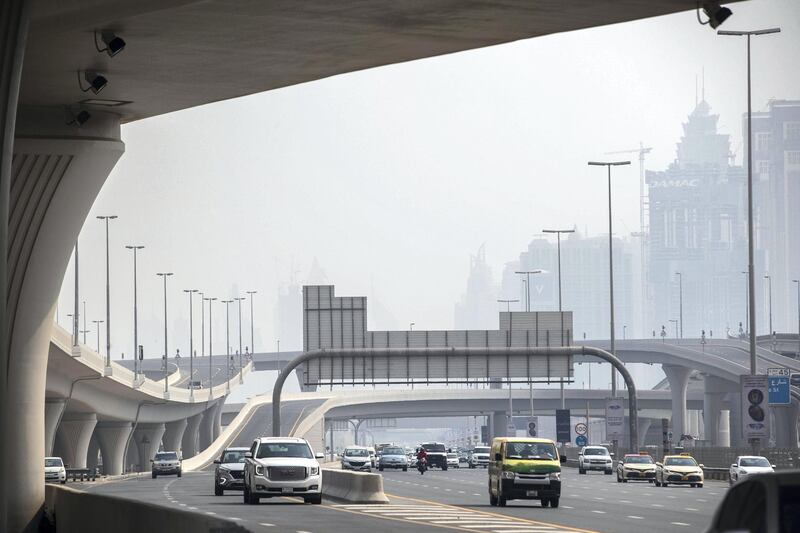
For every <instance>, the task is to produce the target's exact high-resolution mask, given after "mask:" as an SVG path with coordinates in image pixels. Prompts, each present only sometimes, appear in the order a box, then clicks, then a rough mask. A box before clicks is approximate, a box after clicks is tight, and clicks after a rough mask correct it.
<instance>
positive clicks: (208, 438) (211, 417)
mask: <svg viewBox="0 0 800 533" xmlns="http://www.w3.org/2000/svg"><path fill="white" fill-rule="evenodd" d="M221 416H222V402H221V401H218V402H214V403H213V404H211V405H210V406H209V408H208V409H206V410H205V411H203V420H202V421H201V422H200V438H199V441H200V442H199V445H200V447H199V449H198V451H203V450H205V449H206V448H208V447H209V446H211V443H212V442H214V440H215V439H216V438H217V436H219V424H220V422H221Z"/></svg>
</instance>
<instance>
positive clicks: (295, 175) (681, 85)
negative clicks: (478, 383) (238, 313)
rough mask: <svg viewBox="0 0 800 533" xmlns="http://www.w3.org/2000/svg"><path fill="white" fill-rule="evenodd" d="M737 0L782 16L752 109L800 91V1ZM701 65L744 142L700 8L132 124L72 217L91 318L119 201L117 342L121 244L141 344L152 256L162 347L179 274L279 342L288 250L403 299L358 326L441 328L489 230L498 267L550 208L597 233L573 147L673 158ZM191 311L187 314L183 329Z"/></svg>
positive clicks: (545, 220)
mask: <svg viewBox="0 0 800 533" xmlns="http://www.w3.org/2000/svg"><path fill="white" fill-rule="evenodd" d="M731 9H732V10H733V11H734V15H733V17H731V18H730V19H729V20H728V21H727V22H726V24H725V25H724V28H725V29H755V28H762V27H770V26H781V28H782V30H783V31H782V33H780V34H777V35H768V36H763V37H757V38H754V40H753V77H754V78H753V79H754V83H753V102H754V109H756V110H758V109H763V108H764V107H765V104H766V102H767V100H768V99H769V98H772V97H774V98H783V99H789V98H800V69H798V67H797V65H800V2H797V1H796V0H763V1H753V2H745V3H740V4H739V3H737V4H733V5H731ZM703 69H705V96H706V100H707V101H708V102H709V103H710V104H711V107H712V112H714V113H719V114H720V127H721V130H722V131H723V132H725V133H729V134H730V135H731V139H732V148H733V149H736V148H737V147H738V148H739V149H738V156H739V160H741V152H742V150H741V145H740V143H741V115H742V113H743V112H744V111H745V109H746V92H745V41H744V39H743V38H733V37H719V36H717V35H716V34H715V32H714V31H712V30H711V29H710V28H709V27H708V26H700V25H699V24H698V23H697V21H696V18H695V13H694V11H690V12H686V13H682V14H677V15H672V16H667V17H659V18H655V19H649V20H644V21H639V22H632V23H628V24H619V25H614V26H607V27H602V28H596V29H592V30H583V31H578V32H572V33H564V34H558V35H553V36H548V37H541V38H537V39H530V40H525V41H519V42H515V43H511V44H507V45H502V46H495V47H491V48H485V49H481V50H475V51H469V52H463V53H459V54H453V55H448V56H443V57H437V58H432V59H427V60H421V61H414V62H410V63H404V64H400V65H393V66H388V67H383V68H377V69H372V70H367V71H362V72H356V73H353V74H347V75H342V76H336V77H333V78H329V79H325V80H320V81H316V82H312V83H307V84H303V85H298V86H294V87H289V88H285V89H281V90H275V91H270V92H265V93H261V94H257V95H253V96H249V97H245V98H239V99H236V100H230V101H227V102H222V103H217V104H211V105H207V106H202V107H197V108H194V109H189V110H186V111H181V112H177V113H172V114H169V115H164V116H160V117H155V118H151V119H147V120H142V121H139V122H135V123H132V124H128V125H126V126H124V127H123V129H122V135H123V140H124V141H125V143H126V147H127V148H126V153H125V155H124V156H123V157H122V159H121V160H120V162H119V164H118V165H117V167H116V168H115V169H114V171H113V172H112V174H111V176H110V177H109V179H108V181H107V182H106V185H105V187H104V188H103V190H102V191H101V193H100V195H99V197H98V198H97V201H96V202H95V205H94V208H93V209H92V212H91V213H90V215H89V217H88V218H87V221H86V224H85V226H84V229H83V232H82V233H81V236H80V243H81V258H82V265H81V286H82V293H83V294H82V298H81V299H86V301H87V318H88V320H89V321H91V320H93V319H104V318H105V300H104V287H105V270H104V269H105V265H104V257H105V256H104V244H105V243H104V240H103V239H104V233H103V225H102V223H101V222H100V221H97V220H96V219H95V216H96V215H99V214H116V215H119V217H120V218H119V219H118V220H116V221H114V222H113V223H112V233H111V243H112V248H111V268H112V325H113V330H112V340H113V348H112V349H113V352H114V354H115V357H116V354H118V353H119V352H121V351H122V352H125V353H126V354H130V352H131V351H132V345H133V340H132V331H131V330H132V320H133V319H132V308H133V303H132V260H131V256H130V252H128V251H127V250H125V249H124V247H123V246H124V245H125V244H131V243H136V244H143V245H145V246H146V247H147V248H146V249H145V250H143V251H142V252H141V255H140V262H139V302H140V336H141V338H140V343H142V344H144V345H145V351H146V356H154V355H156V354H157V353H161V350H162V346H163V299H162V298H163V296H162V291H163V288H162V286H161V285H160V279H159V278H157V277H156V275H155V273H156V272H158V271H164V270H167V271H172V272H174V273H175V275H174V276H173V277H172V278H171V279H170V281H169V293H168V296H169V302H170V335H171V339H170V353H174V350H175V347H178V348H180V349H181V351H182V352H184V351H185V350H188V340H187V338H188V305H189V304H188V297H187V296H186V295H185V294H183V293H182V292H180V291H181V290H182V289H186V288H197V289H201V290H205V291H206V293H207V294H210V295H213V296H216V297H219V298H220V299H223V298H225V297H230V296H233V295H234V294H233V292H234V291H239V292H241V293H242V295H243V296H244V294H243V292H244V291H245V290H248V289H255V290H258V291H259V294H258V295H257V296H256V300H255V305H256V313H255V315H256V326H255V327H256V330H257V332H256V348H257V349H258V350H259V351H264V350H266V349H274V346H275V334H274V327H273V324H274V321H273V313H274V305H275V300H276V294H277V288H278V287H279V285H280V284H283V283H286V282H288V281H289V279H290V276H291V273H292V271H293V270H294V271H298V272H299V273H298V274H297V275H296V278H297V279H298V280H299V281H301V282H304V281H306V275H307V273H308V271H309V267H310V264H311V261H312V260H313V258H315V257H316V258H317V259H318V261H319V263H320V265H321V266H322V268H323V269H324V271H325V273H326V274H327V281H328V282H329V283H332V284H335V285H336V289H337V293H338V294H339V295H368V296H372V295H373V294H375V295H377V297H378V298H379V300H380V303H381V305H383V306H384V307H386V308H387V309H388V310H389V311H390V312H391V313H392V314H393V315H394V320H393V321H392V320H389V319H386V320H380V321H378V320H375V319H374V317H373V320H371V323H370V327H371V328H376V329H391V328H406V327H407V324H408V323H409V322H412V321H413V322H415V323H416V328H417V329H443V328H451V327H453V305H454V303H455V302H456V301H457V300H458V298H459V296H460V294H461V293H462V292H463V291H464V288H465V285H466V278H467V274H468V271H469V255H470V254H471V253H474V252H475V251H476V250H477V248H478V247H479V246H480V245H481V244H482V243H486V250H487V260H488V261H489V263H490V265H491V267H492V269H493V273H494V275H495V277H496V278H498V279H499V276H500V274H501V270H502V267H503V265H504V263H506V262H508V261H511V260H513V259H515V258H517V257H518V256H519V253H520V251H522V250H523V249H524V248H525V247H526V246H527V243H528V242H529V240H530V239H531V238H532V236H533V235H535V234H536V233H538V232H539V230H540V229H541V228H543V227H547V226H551V227H552V226H568V227H569V226H572V225H573V224H575V225H577V226H578V227H579V228H580V229H581V230H583V229H584V228H588V231H589V233H590V234H597V233H602V232H603V231H605V227H606V225H607V219H606V217H607V212H606V200H605V198H606V196H605V187H606V184H605V175H604V171H603V170H601V169H598V168H596V167H595V168H593V167H588V166H587V165H586V161H587V160H589V159H597V158H602V157H606V156H603V153H604V152H607V151H612V150H622V149H627V148H634V147H636V146H638V143H639V141H642V142H644V143H645V144H646V145H648V146H652V147H653V151H652V153H651V154H649V155H648V160H647V163H646V167H647V168H649V169H654V170H657V169H663V168H664V167H665V166H666V165H667V164H668V163H669V162H671V161H672V160H673V159H674V157H675V144H676V142H677V141H678V140H679V137H680V135H681V132H682V129H681V124H682V122H683V121H685V119H686V115H687V114H688V113H690V112H691V110H692V109H693V107H694V103H695V79H696V77H699V76H700V75H701V72H702V71H703ZM631 157H632V158H635V157H636V155H635V154H631ZM637 195H638V167H637V165H636V164H634V165H633V166H631V167H626V168H623V169H620V170H617V171H615V178H614V210H615V212H614V223H615V225H616V229H617V230H618V232H619V233H620V234H629V233H630V232H632V231H636V230H637V229H638V219H639V216H638V200H637ZM72 276H73V273H72V267H71V266H70V268H69V269H68V270H67V272H66V276H65V284H64V287H63V290H62V294H61V299H60V313H61V321H62V324H66V323H67V319H66V317H65V315H66V313H69V312H71V306H72V301H73V297H72ZM312 281H319V280H312ZM373 290H374V292H373ZM373 303H374V302H373ZM196 309H197V310H198V313H197V315H196V320H197V321H199V316H200V315H199V308H197V307H196ZM244 309H245V310H246V309H247V307H245V308H244ZM234 311H235V309H234V308H233V307H231V324H232V327H235V320H234V317H235V312H234ZM247 316H248V314H247V313H245V317H247ZM224 319H225V317H224V307H223V306H222V305H221V304H217V305H216V307H215V310H214V322H215V330H214V335H215V340H220V341H222V340H223V337H224ZM246 320H247V318H246ZM246 324H249V322H247V323H246ZM89 325H90V326H91V324H89ZM198 330H199V325H197V324H196V331H197V338H198V341H196V342H199V331H198ZM103 332H104V330H103ZM234 338H235V339H236V340H235V342H233V344H238V338H236V337H235V336H234ZM90 339H92V341H91V342H92V343H94V342H95V339H96V338H95V334H94V331H93V332H92V333H91V334H90ZM101 343H102V344H104V343H105V341H104V340H103V337H101ZM176 343H177V344H176ZM215 344H217V343H215ZM244 344H249V334H246V335H245V342H244ZM223 347H224V343H219V344H217V348H216V351H221V350H223V349H224V348H223ZM282 348H286V349H289V348H300V347H299V346H285V345H282ZM198 351H199V349H198Z"/></svg>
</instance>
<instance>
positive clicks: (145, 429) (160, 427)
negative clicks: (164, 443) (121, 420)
mask: <svg viewBox="0 0 800 533" xmlns="http://www.w3.org/2000/svg"><path fill="white" fill-rule="evenodd" d="M165 429H166V428H165V427H164V424H139V425H137V426H136V429H135V430H134V432H133V441H134V442H135V443H136V451H137V452H138V454H139V472H144V471H146V470H150V460H151V459H152V458H153V457H155V456H156V452H157V451H158V447H159V445H160V444H161V437H163V436H164V431H165Z"/></svg>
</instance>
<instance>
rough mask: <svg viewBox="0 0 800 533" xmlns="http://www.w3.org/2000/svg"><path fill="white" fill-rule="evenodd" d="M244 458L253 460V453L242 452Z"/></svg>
mask: <svg viewBox="0 0 800 533" xmlns="http://www.w3.org/2000/svg"><path fill="white" fill-rule="evenodd" d="M244 458H245V459H252V458H253V452H244Z"/></svg>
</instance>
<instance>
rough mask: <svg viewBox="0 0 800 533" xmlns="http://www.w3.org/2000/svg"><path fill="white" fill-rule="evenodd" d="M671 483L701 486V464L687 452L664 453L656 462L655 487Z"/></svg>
mask: <svg viewBox="0 0 800 533" xmlns="http://www.w3.org/2000/svg"><path fill="white" fill-rule="evenodd" d="M670 484H673V485H691V486H692V487H702V486H703V465H699V464H697V461H695V460H694V457H692V456H691V455H689V454H688V453H682V454H680V455H665V456H664V459H663V461H662V462H660V463H656V487H666V486H668V485H670Z"/></svg>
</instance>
